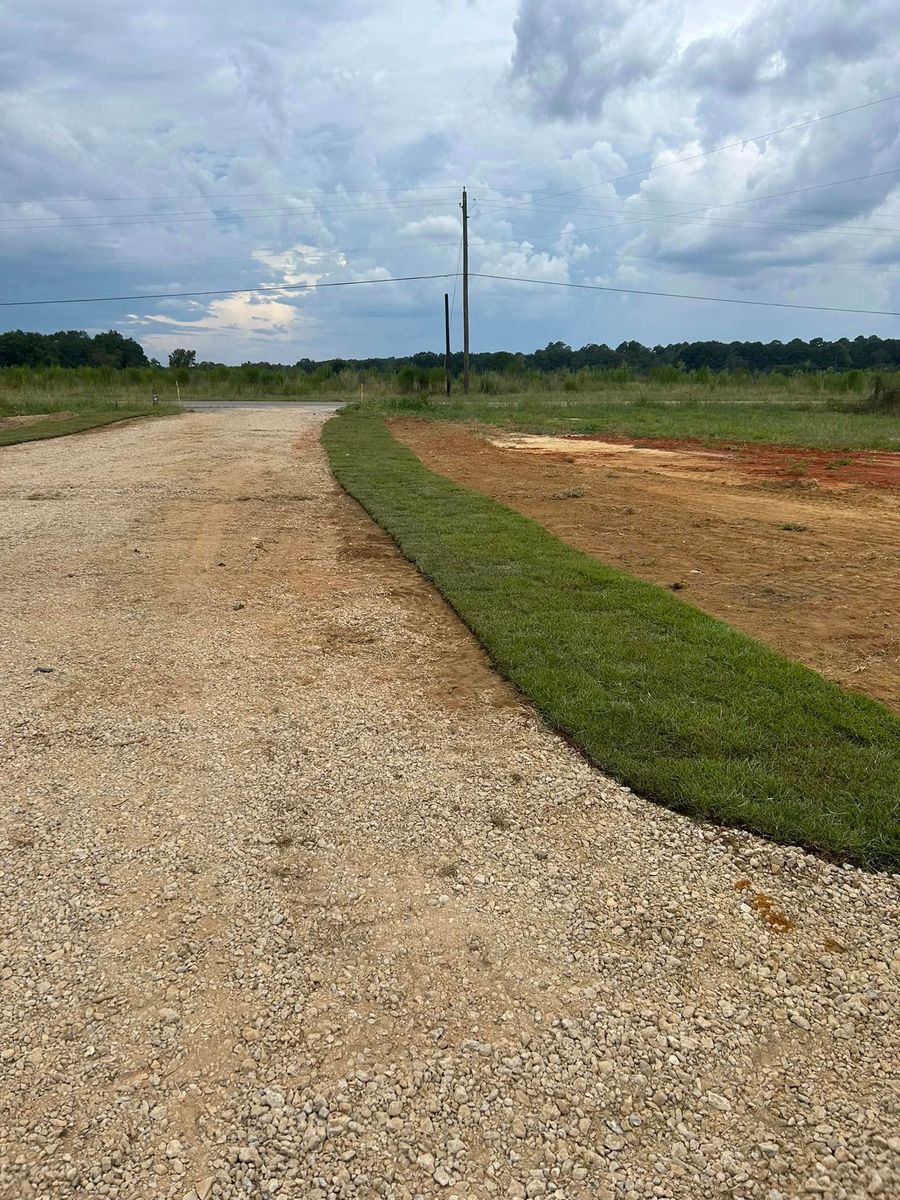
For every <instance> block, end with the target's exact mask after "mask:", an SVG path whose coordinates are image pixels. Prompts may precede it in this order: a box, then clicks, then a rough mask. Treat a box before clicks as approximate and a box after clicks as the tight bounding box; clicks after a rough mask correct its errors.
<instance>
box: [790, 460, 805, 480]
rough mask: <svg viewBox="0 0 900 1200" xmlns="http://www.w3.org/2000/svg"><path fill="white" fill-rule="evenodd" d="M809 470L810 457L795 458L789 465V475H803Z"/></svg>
mask: <svg viewBox="0 0 900 1200" xmlns="http://www.w3.org/2000/svg"><path fill="white" fill-rule="evenodd" d="M808 470H809V459H808V458H793V459H791V461H790V462H789V463H788V465H787V473H788V475H794V476H797V477H799V476H801V475H805V474H806V472H807V471H808Z"/></svg>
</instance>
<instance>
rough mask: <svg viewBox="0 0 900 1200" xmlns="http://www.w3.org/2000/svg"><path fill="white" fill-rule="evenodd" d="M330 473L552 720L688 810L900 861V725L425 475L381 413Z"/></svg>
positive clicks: (882, 863) (342, 435)
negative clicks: (389, 429) (394, 541)
mask: <svg viewBox="0 0 900 1200" xmlns="http://www.w3.org/2000/svg"><path fill="white" fill-rule="evenodd" d="M323 441H324V444H325V447H326V450H327V452H328V455H329V457H330V459H331V465H332V469H333V471H334V473H335V475H336V476H337V478H338V480H339V481H340V483H341V484H342V485H343V486H344V488H346V490H347V491H348V492H349V493H350V495H352V496H354V497H355V498H356V499H357V500H358V501H359V502H360V503H361V504H362V505H363V507H364V508H365V509H366V510H367V511H368V512H369V513H370V514H371V515H372V516H373V517H374V519H375V520H376V521H377V522H378V523H379V524H380V525H382V526H383V527H384V528H385V529H386V530H387V531H388V532H389V533H391V534H392V535H393V537H394V538H395V540H396V542H397V544H398V545H399V546H400V549H401V550H402V551H403V553H404V554H405V555H406V556H407V558H409V559H410V560H411V561H412V562H414V563H415V564H416V566H417V567H418V568H419V570H420V571H421V572H422V573H423V574H424V575H425V576H426V577H427V578H428V579H430V580H431V581H432V582H433V583H434V584H435V585H436V586H437V588H438V589H439V590H440V592H441V593H442V594H443V595H444V597H445V598H446V599H447V600H448V601H449V602H450V604H452V606H453V607H454V608H455V609H456V611H457V612H458V613H459V615H460V617H462V619H463V620H464V621H465V622H466V624H467V625H468V626H469V627H470V629H472V631H473V632H474V634H475V636H476V637H477V638H478V639H479V640H480V642H481V643H482V645H483V646H484V647H485V648H486V650H487V651H488V653H489V654H490V656H491V658H492V660H493V662H494V663H495V664H496V666H497V667H498V669H499V670H500V671H501V672H502V673H503V674H504V675H506V676H507V677H508V678H509V679H511V680H512V681H513V682H514V683H515V684H516V685H517V686H518V687H519V688H520V689H521V690H522V691H523V692H524V693H525V694H526V695H527V696H528V697H530V699H531V700H532V701H533V702H534V704H535V705H536V706H537V708H538V709H539V710H540V711H541V712H542V713H543V714H544V716H545V717H546V718H547V719H548V720H549V721H550V722H551V723H552V724H553V725H554V726H555V727H556V728H557V729H559V730H560V731H562V732H563V733H565V734H566V735H567V736H568V737H569V738H571V740H572V741H573V742H574V743H575V744H576V745H577V746H579V747H580V748H581V750H583V751H584V753H585V754H586V755H587V757H588V758H589V759H590V760H591V761H592V762H593V763H595V764H596V765H597V766H598V767H600V768H601V769H602V770H603V771H605V772H607V773H609V774H610V775H612V776H613V777H614V778H616V779H618V780H620V781H621V782H622V783H625V784H627V785H628V786H629V787H631V788H633V789H634V790H635V791H636V792H638V793H640V794H641V795H643V796H646V797H647V798H648V799H652V800H655V801H657V802H658V803H660V804H665V805H668V806H669V807H670V808H674V809H678V810H679V811H681V812H684V813H690V814H694V815H697V816H700V817H705V818H708V819H710V820H713V821H718V822H722V823H725V824H733V825H740V826H743V827H744V828H746V829H752V830H755V831H756V832H758V833H762V834H766V835H767V836H769V837H772V838H777V839H778V840H780V841H784V842H791V843H795V844H800V845H803V846H806V847H809V848H811V849H814V850H818V851H822V852H826V853H831V854H834V855H837V856H839V857H840V858H842V859H847V860H851V861H853V862H857V863H860V864H862V865H865V866H867V867H879V868H887V869H897V868H900V819H898V818H900V721H898V720H897V719H896V718H895V717H893V716H892V715H891V714H890V713H889V712H888V711H887V710H886V709H885V708H883V707H882V706H881V705H880V704H877V703H876V702H875V701H873V700H869V699H867V698H866V697H864V696H857V695H854V694H852V693H849V692H845V691H843V690H842V689H841V688H839V687H838V686H837V685H835V684H832V683H829V682H828V681H827V680H825V679H823V678H822V677H821V676H819V675H817V674H816V673H815V672H813V671H810V670H808V669H807V668H806V667H802V666H800V665H798V664H797V663H793V662H790V661H789V660H788V659H785V658H782V657H781V655H779V654H776V653H775V652H774V651H772V650H769V649H768V648H767V647H765V646H763V645H760V644H759V643H758V642H755V641H753V640H752V639H751V638H748V637H746V636H745V635H744V634H742V633H739V632H738V631H737V630H735V629H732V628H730V627H729V626H728V625H725V624H723V623H722V622H721V621H717V620H715V619H714V618H713V617H710V616H707V615H706V614H705V613H702V612H700V611H699V610H698V609H695V608H692V607H691V606H690V605H688V604H685V603H683V602H682V601H681V600H678V599H677V598H676V597H675V596H673V595H672V594H671V593H670V592H668V591H666V590H664V589H662V588H658V587H655V586H654V585H652V584H649V583H643V582H641V581H640V580H637V579H632V578H631V577H630V576H628V575H624V574H622V573H621V572H619V571H615V570H612V569H611V568H609V567H607V566H604V565H603V563H600V562H598V561H596V560H595V559H593V558H591V557H589V556H588V555H585V554H582V553H580V552H579V551H577V550H574V549H572V548H571V547H569V546H566V545H564V544H563V543H562V542H560V541H559V540H558V539H557V538H555V537H554V536H553V535H552V534H550V533H549V532H548V531H547V530H546V529H544V528H543V526H541V525H539V524H538V523H537V522H535V521H531V520H529V519H528V518H527V517H523V516H521V515H520V514H519V513H516V512H513V511H512V510H511V509H508V508H505V507H503V505H501V504H498V503H497V502H496V501H495V500H492V499H490V498H489V497H486V496H482V495H480V494H478V493H476V492H472V491H469V490H467V489H466V488H462V487H459V486H457V485H456V484H454V483H451V482H450V481H449V480H447V479H444V478H443V477H441V476H438V475H435V474H433V473H432V472H431V471H428V470H427V469H426V468H425V467H424V466H423V465H422V463H421V462H420V461H419V460H418V459H417V458H416V457H415V455H414V454H413V453H412V452H411V451H410V450H408V449H407V448H406V447H405V446H402V445H400V444H399V443H398V442H396V441H395V440H394V438H393V437H391V435H390V433H389V432H388V430H387V428H386V427H385V425H384V423H383V422H382V421H381V420H380V419H379V418H377V417H369V416H366V415H364V414H357V413H347V414H344V415H341V416H338V417H335V418H333V419H332V420H331V421H329V422H328V423H327V424H326V425H325V428H324V433H323Z"/></svg>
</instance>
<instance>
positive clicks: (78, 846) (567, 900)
mask: <svg viewBox="0 0 900 1200" xmlns="http://www.w3.org/2000/svg"><path fill="white" fill-rule="evenodd" d="M319 423H320V421H319V418H317V417H313V416H310V415H308V414H305V413H301V412H296V411H295V412H280V411H277V410H276V411H266V412H235V413H228V414H203V415H188V416H181V417H177V418H171V419H165V420H160V421H156V422H153V423H150V424H135V425H132V426H130V427H127V428H121V429H117V430H113V431H103V432H98V433H91V434H87V435H84V436H81V437H78V438H76V439H63V440H59V441H53V442H45V443H40V444H34V445H26V446H17V447H12V448H10V449H7V450H4V451H2V452H0V587H2V594H3V604H2V610H0V611H2V616H0V620H2V634H3V636H2V646H0V700H2V714H3V728H2V744H0V772H2V775H3V777H4V785H3V803H2V810H0V857H2V875H0V989H2V991H0V1196H2V1197H3V1198H4V1200H13V1198H15V1200H19V1198H27V1197H32V1198H36V1197H40V1198H41V1200H56V1198H57V1197H59V1198H62V1197H65V1198H67V1200H70V1198H71V1200H75V1198H77V1200H84V1198H85V1197H94V1196H103V1197H123V1198H124V1197H127V1198H129V1200H130V1198H135V1200H137V1198H140V1200H148V1198H154V1200H155V1198H156V1197H177V1198H178V1200H181V1198H182V1197H187V1198H188V1200H196V1198H197V1197H199V1198H200V1200H207V1197H209V1196H214V1197H221V1198H226V1197H227V1198H228V1200H231V1198H232V1197H238V1196H245V1195H254V1196H257V1195H258V1196H277V1197H290V1198H291V1200H295V1198H296V1200H300V1198H302V1200H325V1198H326V1197H328V1198H332V1197H334V1198H353V1200H356V1198H358V1197H359V1198H363V1197H384V1198H386V1200H412V1198H413V1197H426V1198H430V1197H436V1196H441V1197H447V1198H449V1197H456V1198H457V1200H463V1198H464V1200H482V1198H489V1197H490V1198H494V1197H498V1198H505V1197H520V1198H521V1197H541V1196H550V1195H553V1196H555V1197H556V1200H598V1198H603V1197H606V1198H612V1197H633V1198H637V1200H644V1198H646V1200H649V1198H650V1197H671V1198H673V1200H693V1198H694V1197H696V1196H697V1195H699V1194H702V1195H704V1196H715V1197H726V1196H727V1197H730V1198H732V1200H737V1198H751V1197H752V1198H754V1200H755V1198H757V1197H758V1198H760V1200H763V1198H768V1200H778V1198H779V1197H793V1196H796V1195H798V1194H810V1193H813V1194H819V1195H825V1196H834V1197H843V1196H846V1197H856V1196H859V1195H865V1194H870V1195H877V1194H882V1195H885V1196H887V1195H889V1194H891V1193H892V1192H894V1191H895V1190H896V1188H897V1187H898V1186H900V1173H898V1171H897V1163H898V1155H900V1141H898V1139H897V1129H898V1127H900V1100H898V1090H897V1089H898V1077H897V1066H896V1064H897V1062H898V1060H900V1045H898V1027H900V1026H898V1022H897V1016H898V1011H900V999H898V993H900V945H898V937H900V934H898V930H900V921H898V915H900V906H898V886H897V881H896V880H892V879H889V878H887V877H885V876H866V875H864V874H862V873H860V872H858V871H855V870H842V869H838V868H836V867H832V866H830V865H828V864H825V863H822V862H820V861H818V860H816V859H813V858H808V857H807V856H805V855H803V854H801V853H799V852H797V851H794V850H791V849H783V848H777V847H774V846H770V845H768V844H766V843H763V842H761V841H759V840H758V839H755V838H753V837H751V836H749V835H743V834H732V833H723V832H721V831H717V830H714V829H709V828H702V827H700V826H698V825H695V824H692V823H691V822H690V821H688V820H686V819H683V818H681V817H678V816H676V815H674V814H672V813H669V812H666V811H665V810H660V809H657V808H655V807H653V806H652V805H649V804H647V803H645V802H644V801H642V800H640V799H639V798H637V797H635V796H633V795H631V794H630V793H629V792H627V791H626V790H624V789H621V788H619V787H617V786H616V785H614V784H612V783H611V782H610V781H608V780H606V779H604V778H603V777H602V776H600V775H599V774H597V773H596V772H594V771H592V770H590V769H589V768H588V767H587V766H586V765H585V764H584V763H583V762H582V761H581V759H580V758H579V757H578V756H577V755H576V754H574V753H573V752H572V751H571V750H569V749H568V748H567V747H566V746H565V745H564V744H563V743H562V742H560V741H559V740H558V739H557V738H555V737H554V736H553V735H551V734H550V733H549V732H548V731H546V730H545V729H544V728H543V727H542V725H541V723H540V721H539V720H538V719H537V718H536V716H535V715H534V713H533V712H532V711H531V710H530V709H529V708H528V707H527V706H525V705H523V704H522V703H521V702H520V701H519V700H518V699H517V697H516V696H515V695H514V694H513V693H512V692H511V691H510V690H509V689H508V688H507V687H506V686H505V685H504V684H503V683H501V682H500V681H498V680H497V678H496V677H495V676H494V675H493V674H492V673H491V672H490V670H489V669H488V667H487V666H486V664H485V662H484V659H483V656H482V655H481V653H480V651H479V650H478V648H477V647H476V646H475V645H474V644H473V642H472V640H471V638H470V637H469V635H468V634H467V633H466V631H465V630H464V629H463V628H462V627H461V626H460V625H459V624H458V623H457V622H456V621H455V620H454V618H453V617H452V616H451V615H450V614H449V613H448V611H447V610H446V609H445V607H444V606H443V604H442V603H441V602H440V601H439V600H438V599H437V598H436V597H435V595H434V594H433V593H432V592H431V591H430V589H429V588H428V587H427V585H426V584H425V583H424V582H423V581H422V580H421V579H420V578H419V577H418V575H417V574H416V573H415V572H414V571H413V570H412V568H410V567H409V566H408V565H407V564H406V563H405V562H404V561H403V560H401V559H400V558H399V557H398V555H397V554H396V552H395V551H394V549H393V547H392V545H391V543H389V542H388V540H387V539H386V538H385V537H384V536H383V535H382V534H381V533H380V532H379V531H377V530H376V529H375V528H374V527H373V526H372V525H371V524H370V522H369V521H368V520H367V519H366V518H365V517H364V516H363V515H362V514H361V512H360V511H359V510H358V509H357V508H356V507H355V505H354V504H353V503H351V502H350V501H349V500H347V499H346V498H345V497H344V496H343V495H342V494H341V493H339V492H338V490H337V489H336V487H335V485H334V484H333V482H332V480H331V477H330V475H329V472H328V470H327V466H326V463H325V460H324V457H323V454H322V452H321V449H320V447H319V445H318V427H319ZM767 898H768V899H767Z"/></svg>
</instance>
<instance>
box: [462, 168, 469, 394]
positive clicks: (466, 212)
mask: <svg viewBox="0 0 900 1200" xmlns="http://www.w3.org/2000/svg"><path fill="white" fill-rule="evenodd" d="M462 214H463V391H464V392H465V393H466V395H467V396H468V394H469V200H468V197H467V196H466V189H465V188H463V194H462Z"/></svg>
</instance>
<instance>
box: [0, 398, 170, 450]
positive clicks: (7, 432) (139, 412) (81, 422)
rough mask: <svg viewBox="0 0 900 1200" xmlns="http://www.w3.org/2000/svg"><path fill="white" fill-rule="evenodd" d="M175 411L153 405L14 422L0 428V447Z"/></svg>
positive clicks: (159, 415)
mask: <svg viewBox="0 0 900 1200" xmlns="http://www.w3.org/2000/svg"><path fill="white" fill-rule="evenodd" d="M177 411H178V409H177V408H175V407H174V406H173V405H158V406H157V407H155V408H133V409H126V408H116V409H104V410H102V411H99V412H91V411H84V412H79V413H76V414H75V416H73V417H64V418H62V419H61V420H60V419H59V418H55V417H52V416H51V417H48V419H47V420H46V421H37V422H35V424H34V425H15V426H12V427H11V428H9V429H2V428H0V446H15V445H18V444H19V443H20V442H37V441H41V440H42V439H44V438H55V437H65V436H66V434H69V433H82V432H83V431H84V430H85V429H96V428H97V427H98V426H101V425H112V424H114V423H115V422H117V421H128V420H130V419H131V418H132V417H162V416H168V415H170V414H171V413H173V412H177Z"/></svg>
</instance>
